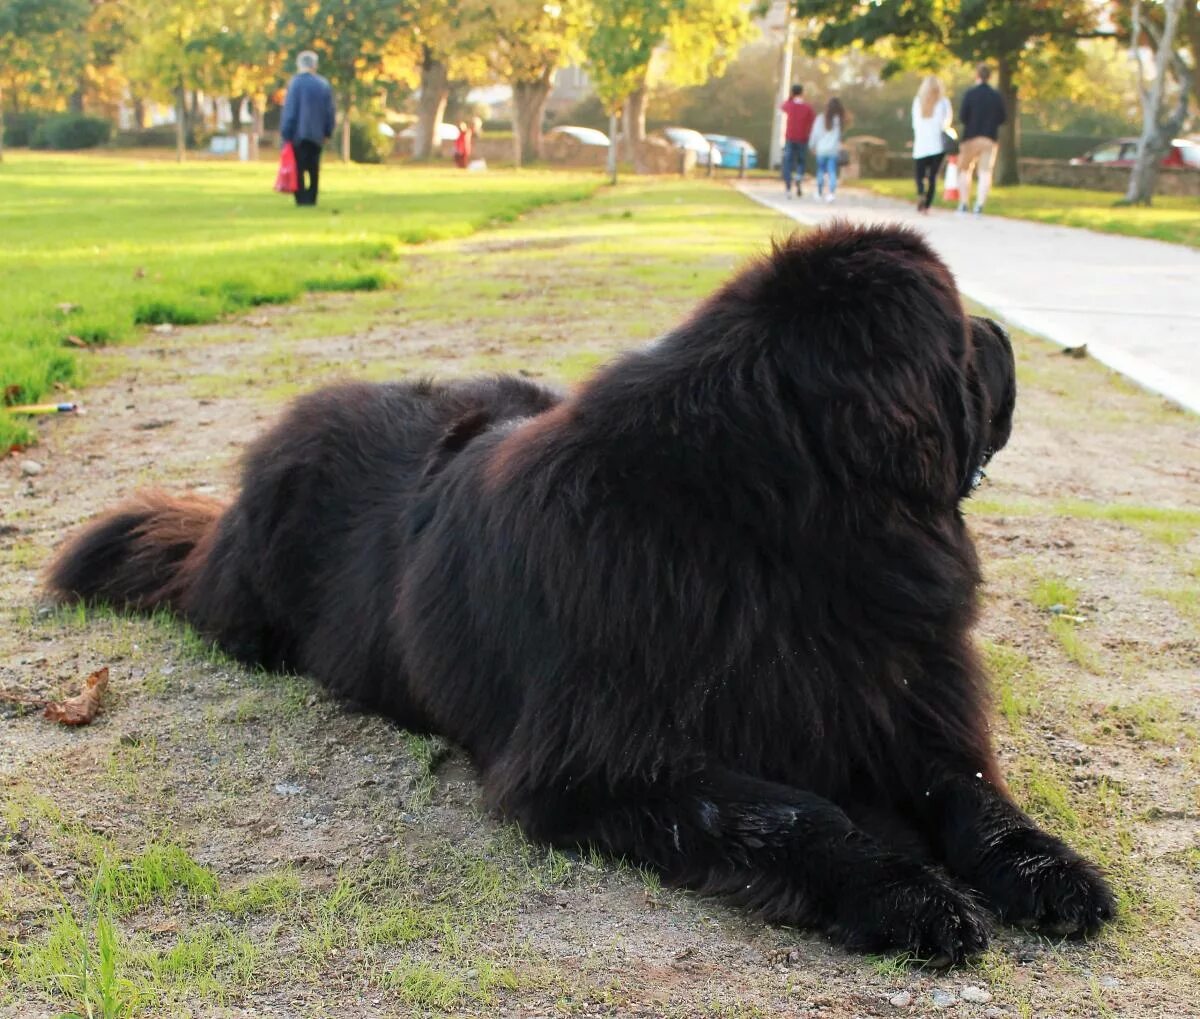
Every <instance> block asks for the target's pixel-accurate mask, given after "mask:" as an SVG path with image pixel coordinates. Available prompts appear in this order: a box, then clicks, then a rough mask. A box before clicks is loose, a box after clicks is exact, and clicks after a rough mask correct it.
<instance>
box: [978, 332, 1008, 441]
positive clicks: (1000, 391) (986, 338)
mask: <svg viewBox="0 0 1200 1019" xmlns="http://www.w3.org/2000/svg"><path fill="white" fill-rule="evenodd" d="M971 338H972V341H973V342H972V346H973V349H972V352H971V353H972V357H971V365H972V368H973V370H974V374H975V376H976V378H977V379H978V380H979V383H978V384H979V387H980V389H981V390H982V393H983V401H985V405H982V406H981V408H980V425H981V431H982V432H983V434H984V436H985V443H986V448H987V451H988V452H989V455H990V454H991V453H996V452H998V451H1000V450H1001V449H1003V448H1004V446H1005V444H1006V443H1007V442H1008V438H1009V436H1010V435H1011V434H1012V421H1013V411H1014V409H1015V407H1016V402H1017V372H1016V360H1015V358H1014V356H1013V348H1012V341H1011V340H1010V339H1009V335H1008V332H1007V331H1006V330H1005V329H1004V327H1003V326H1002V325H1000V323H999V322H996V321H994V320H993V319H990V318H984V317H983V316H982V315H976V316H974V317H972V319H971Z"/></svg>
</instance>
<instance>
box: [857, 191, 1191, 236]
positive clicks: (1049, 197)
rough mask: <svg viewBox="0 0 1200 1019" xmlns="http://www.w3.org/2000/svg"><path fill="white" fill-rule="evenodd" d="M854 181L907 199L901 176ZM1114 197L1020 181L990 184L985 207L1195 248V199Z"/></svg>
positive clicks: (1014, 215) (1017, 216)
mask: <svg viewBox="0 0 1200 1019" xmlns="http://www.w3.org/2000/svg"><path fill="white" fill-rule="evenodd" d="M859 183H860V184H861V185H862V186H863V187H867V188H870V189H871V190H872V191H875V192H876V193H878V194H881V195H887V196H888V197H890V198H899V199H903V200H904V201H909V200H910V199H911V198H912V192H913V184H912V181H911V180H909V179H907V178H904V179H900V180H891V179H889V180H864V181H860V182H859ZM1120 198H1121V196H1120V195H1118V194H1116V193H1114V192H1111V191H1088V190H1085V189H1083V188H1056V187H1043V186H1041V185H1035V184H1022V185H1019V186H1017V187H1007V188H1004V187H996V188H992V191H991V194H990V195H989V196H988V202H987V211H988V213H989V214H990V215H994V216H1007V217H1009V218H1011V219H1031V220H1035V221H1036V222H1039V223H1056V224H1058V225H1060V226H1077V227H1084V228H1086V229H1088V230H1098V231H1100V232H1101V233H1110V234H1125V235H1127V236H1130V237H1149V238H1152V239H1154V240H1159V241H1169V242H1171V243H1173V244H1186V245H1189V246H1190V247H1193V248H1196V247H1200V198H1176V197H1171V196H1161V197H1158V198H1155V199H1154V204H1153V205H1152V206H1150V207H1149V208H1141V207H1137V208H1135V207H1127V206H1118V205H1117V204H1116V203H1117V202H1118V201H1119V200H1120Z"/></svg>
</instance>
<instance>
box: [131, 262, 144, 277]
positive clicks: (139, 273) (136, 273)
mask: <svg viewBox="0 0 1200 1019" xmlns="http://www.w3.org/2000/svg"><path fill="white" fill-rule="evenodd" d="M133 278H134V279H135V280H140V279H145V278H146V270H145V269H143V268H142V267H141V266H140V265H139V266H138V267H137V268H136V269H134V270H133Z"/></svg>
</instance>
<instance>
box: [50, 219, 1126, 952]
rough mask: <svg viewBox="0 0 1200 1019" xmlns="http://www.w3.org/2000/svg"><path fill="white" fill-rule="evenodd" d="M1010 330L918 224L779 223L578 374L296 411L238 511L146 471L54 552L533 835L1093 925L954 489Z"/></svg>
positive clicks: (58, 585) (840, 894) (876, 904)
mask: <svg viewBox="0 0 1200 1019" xmlns="http://www.w3.org/2000/svg"><path fill="white" fill-rule="evenodd" d="M1014 398H1015V383H1014V376H1013V358H1012V351H1011V348H1010V346H1009V344H1008V340H1007V337H1006V336H1005V335H1004V333H1003V331H1002V330H1000V329H999V327H997V326H996V325H995V324H994V323H990V322H988V321H987V320H984V319H971V318H970V317H968V316H967V315H966V314H965V313H964V311H963V308H962V304H961V302H960V299H959V296H958V293H957V291H956V288H955V285H954V282H953V279H952V278H951V276H950V274H949V272H948V271H947V269H946V268H945V266H944V265H943V264H942V263H941V262H940V261H939V260H938V259H937V257H936V256H935V255H934V254H933V253H932V252H931V251H930V250H929V248H928V247H926V245H925V244H924V243H923V242H922V241H921V240H920V239H919V238H918V237H917V236H916V235H915V234H913V233H911V232H908V231H905V230H902V229H898V228H883V227H879V228H854V227H850V226H844V225H843V226H834V227H832V228H829V229H826V230H822V231H818V232H815V233H812V234H809V235H807V236H805V237H800V238H798V239H793V240H791V241H788V242H787V243H785V244H783V245H781V246H780V247H778V248H777V249H776V250H775V251H774V253H773V254H772V255H771V256H770V257H768V258H765V259H763V260H762V261H760V262H758V263H757V264H754V265H752V266H750V267H749V268H748V269H746V270H745V271H743V272H742V273H741V274H740V275H738V276H737V277H735V278H734V279H733V280H732V281H731V282H729V283H728V284H727V285H726V286H725V287H723V288H722V289H721V290H720V291H718V292H717V293H716V294H715V295H713V296H712V297H711V298H710V299H709V300H707V301H706V302H704V303H703V304H702V305H701V306H700V308H699V309H698V310H697V311H696V313H695V314H694V315H693V316H692V317H691V318H690V319H689V320H688V321H687V322H685V323H684V324H683V325H682V326H680V327H679V328H678V329H676V330H675V331H674V332H672V333H670V334H669V335H667V336H666V337H664V338H663V339H661V340H659V341H658V342H656V343H654V344H653V345H651V346H650V347H648V348H646V349H644V350H641V351H639V352H636V353H633V354H629V355H626V356H624V357H622V358H620V359H619V360H617V361H616V362H614V363H613V364H611V365H610V366H608V367H607V368H605V369H603V370H602V371H600V372H599V373H598V374H597V375H596V376H595V377H594V378H592V379H591V380H590V381H589V382H588V383H587V384H585V385H584V386H583V387H582V388H581V389H580V390H579V391H578V392H576V393H574V394H573V395H571V396H568V397H565V398H564V397H560V396H559V395H558V394H556V393H553V392H551V391H548V390H546V389H543V388H541V387H539V386H535V385H533V384H531V383H528V382H525V381H522V380H518V379H510V378H501V379H493V380H486V381H479V382H467V383H452V384H445V385H440V384H432V383H421V384H417V385H409V384H403V385H379V386H376V385H354V384H351V385H341V386H336V387H333V388H329V389H325V390H322V391H320V392H317V393H314V394H312V395H311V396H307V397H304V398H303V399H300V400H298V401H297V402H296V404H295V405H294V406H293V407H292V409H291V410H290V411H289V412H288V413H287V414H286V415H285V416H284V418H283V420H282V421H281V422H280V423H279V424H278V425H276V427H274V428H273V429H272V430H271V431H270V432H268V433H267V434H266V435H264V436H263V437H262V438H260V439H259V440H258V441H257V442H256V443H255V444H254V445H253V447H252V448H251V449H250V451H249V454H248V456H247V458H246V464H245V470H244V477H243V487H242V491H241V494H240V495H239V497H238V498H237V499H236V501H235V502H234V503H233V504H232V505H231V506H229V507H228V508H224V507H222V506H220V505H218V504H216V503H213V502H207V501H202V500H199V499H195V498H189V499H177V498H170V497H168V496H165V495H161V494H149V495H146V496H143V497H142V498H140V499H138V500H136V501H134V502H132V503H129V504H128V505H126V506H123V507H120V508H118V509H117V510H115V511H113V512H112V513H111V514H110V515H108V516H107V517H105V518H103V519H101V520H100V521H98V522H96V523H94V524H93V525H91V526H90V527H89V528H88V529H87V530H86V531H84V532H83V533H82V534H81V535H80V536H79V537H77V538H76V539H75V540H74V541H73V542H71V543H70V545H69V546H68V547H67V548H66V549H65V551H64V552H63V553H62V554H61V556H60V557H59V559H58V561H57V562H56V564H55V565H54V566H53V568H52V571H51V574H50V578H49V588H50V590H51V592H52V593H53V594H54V595H55V596H56V597H57V598H58V599H60V600H64V601H65V600H71V599H84V600H89V601H91V600H103V601H106V602H109V603H113V604H116V605H123V606H125V607H128V608H132V609H137V610H151V609H155V608H157V607H159V606H167V607H169V608H171V609H173V610H174V611H176V612H177V613H179V614H180V615H181V616H183V617H185V618H186V619H187V620H189V621H190V622H191V623H192V624H193V625H194V626H195V627H197V628H198V629H199V630H200V631H201V632H202V633H203V634H205V635H207V636H209V637H211V638H213V639H214V640H216V641H218V642H219V643H220V645H221V646H222V647H224V648H225V649H226V650H228V651H229V652H231V653H233V654H235V655H236V656H238V657H239V658H241V659H243V660H244V661H246V662H250V663H254V664H260V665H265V666H267V667H270V668H288V669H295V670H299V671H302V672H306V673H309V674H311V675H313V676H315V677H317V678H318V679H320V680H321V681H323V682H324V683H325V684H327V685H328V686H329V687H330V688H331V689H333V690H335V691H337V692H338V693H340V694H343V695H345V696H346V697H348V698H352V699H354V700H356V701H358V702H361V703H363V704H365V705H367V706H369V707H371V708H373V709H375V710H377V711H380V712H383V713H385V714H387V715H389V716H391V717H392V718H394V719H396V720H397V721H398V722H399V723H400V724H401V725H404V726H409V727H414V728H420V729H426V730H431V731H434V732H438V733H441V734H444V735H445V736H447V737H449V738H450V739H452V740H454V741H455V742H457V743H459V744H461V745H462V746H463V747H465V748H466V749H467V751H468V752H469V753H470V755H471V757H472V758H473V759H474V761H475V763H476V764H477V765H478V767H479V769H480V771H481V774H482V781H483V784H484V787H485V790H486V793H487V795H488V797H489V800H490V802H492V803H493V804H494V805H495V806H497V807H498V808H499V809H500V810H501V811H503V812H504V813H505V814H506V815H507V816H509V817H511V818H515V819H516V820H517V821H519V822H520V824H521V825H522V827H523V828H524V829H525V830H526V831H527V832H528V833H529V834H530V835H532V836H534V837H536V838H540V839H544V840H548V841H550V842H553V843H558V844H562V845H573V844H578V843H591V844H594V845H597V846H599V847H601V848H603V849H605V850H608V851H610V852H612V853H616V854H624V855H627V856H629V857H632V858H635V859H638V860H641V861H643V862H645V863H647V864H649V865H652V866H653V867H656V868H658V869H659V870H660V871H661V872H662V873H663V874H664V875H665V876H666V877H667V878H668V879H670V880H672V881H675V882H678V883H681V884H684V885H687V886H691V887H694V888H698V889H702V890H705V891H709V892H713V893H718V894H721V895H723V896H725V897H727V898H729V899H731V900H734V901H736V902H739V903H741V904H744V905H745V906H747V907H750V908H751V909H753V910H755V911H756V912H758V913H759V914H760V915H762V916H764V917H767V918H770V919H772V920H776V921H781V922H784V923H789V924H798V925H806V926H815V927H818V928H820V929H822V930H824V931H826V932H828V933H829V934H830V935H832V936H834V937H835V938H838V939H839V940H841V941H843V942H844V943H846V944H848V945H851V946H854V947H856V948H860V949H866V950H872V951H884V950H902V951H908V952H911V953H913V954H914V955H916V956H918V957H920V958H932V959H937V960H940V961H943V962H944V961H948V960H958V959H962V958H964V957H966V956H969V955H971V954H973V953H976V952H978V951H979V950H981V949H982V948H983V947H984V945H985V944H986V941H987V925H986V922H985V913H984V911H983V908H982V907H987V908H988V909H990V910H992V911H993V912H994V913H996V914H997V915H998V916H999V917H1000V918H1002V919H1004V920H1007V921H1010V922H1014V923H1019V924H1026V925H1033V926H1037V927H1039V928H1041V929H1043V930H1047V931H1051V932H1055V933H1063V934H1079V933H1084V932H1088V931H1091V930H1093V929H1094V928H1096V927H1097V926H1098V925H1099V924H1100V923H1102V922H1103V921H1104V920H1106V919H1107V918H1109V917H1110V916H1111V915H1112V912H1113V902H1112V897H1111V894H1110V892H1109V890H1108V888H1107V887H1106V886H1105V884H1104V881H1103V879H1102V878H1101V877H1100V875H1099V873H1098V872H1097V871H1096V870H1095V869H1094V868H1093V867H1092V866H1091V865H1090V864H1088V863H1087V862H1086V861H1084V860H1083V859H1081V858H1080V857H1079V856H1078V855H1076V854H1075V853H1074V852H1072V851H1071V850H1070V849H1068V848H1067V847H1066V846H1064V845H1063V844H1062V843H1061V842H1060V841H1059V840H1058V839H1056V838H1054V837H1052V836H1050V835H1048V834H1046V833H1045V832H1042V831H1040V830H1039V829H1038V828H1037V827H1036V826H1035V825H1034V824H1033V822H1032V821H1030V819H1029V818H1028V817H1026V816H1025V815H1024V814H1023V813H1021V812H1020V811H1019V810H1018V809H1017V808H1016V807H1015V806H1014V805H1013V804H1012V802H1011V800H1010V799H1009V797H1008V795H1007V792H1006V790H1005V786H1004V783H1003V780H1002V779H1001V776H1000V774H999V771H998V768H997V764H996V759H995V757H994V755H993V751H992V747H991V741H990V738H989V735H988V722H987V698H986V694H985V689H984V678H983V675H982V672H981V668H980V665H979V662H978V660H977V658H976V654H975V652H974V650H973V648H972V645H971V641H970V636H969V629H970V627H971V625H972V622H973V619H974V616H975V603H976V588H977V586H978V584H979V572H978V567H977V562H976V557H975V552H974V549H973V546H972V543H971V540H970V537H969V536H968V534H967V531H966V528H965V526H964V523H963V518H962V516H961V514H960V511H959V503H960V502H961V500H962V499H964V498H965V497H966V496H967V495H968V494H969V492H970V489H971V486H972V481H973V479H974V478H975V476H976V474H977V471H978V470H979V469H980V468H981V466H982V465H983V463H985V462H986V460H987V459H988V457H989V456H990V455H991V453H992V452H993V451H994V450H997V449H999V448H1000V447H1001V446H1003V445H1004V443H1005V441H1006V440H1007V438H1008V434H1009V429H1010V426H1011V420H1012V411H1013V403H1014Z"/></svg>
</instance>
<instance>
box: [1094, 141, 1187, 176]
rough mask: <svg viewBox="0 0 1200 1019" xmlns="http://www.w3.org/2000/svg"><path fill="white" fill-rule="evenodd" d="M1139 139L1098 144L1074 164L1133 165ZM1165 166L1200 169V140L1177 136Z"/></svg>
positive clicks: (1164, 157)
mask: <svg viewBox="0 0 1200 1019" xmlns="http://www.w3.org/2000/svg"><path fill="white" fill-rule="evenodd" d="M1137 148H1138V140H1137V139H1136V138H1118V139H1116V140H1115V141H1111V142H1105V143H1104V144H1103V145H1097V146H1096V147H1095V148H1094V149H1092V150H1091V151H1090V152H1085V153H1084V154H1083V155H1082V156H1077V157H1076V158H1074V159H1072V160H1071V165H1072V166H1089V165H1093V164H1095V165H1098V166H1125V167H1128V166H1133V164H1134V160H1136V159H1137ZM1162 165H1163V166H1173V167H1175V168H1176V169H1177V170H1182V169H1190V170H1200V141H1193V140H1192V139H1190V138H1176V139H1175V140H1174V141H1173V142H1171V147H1170V148H1169V149H1168V150H1167V154H1166V155H1165V156H1163V158H1162Z"/></svg>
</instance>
